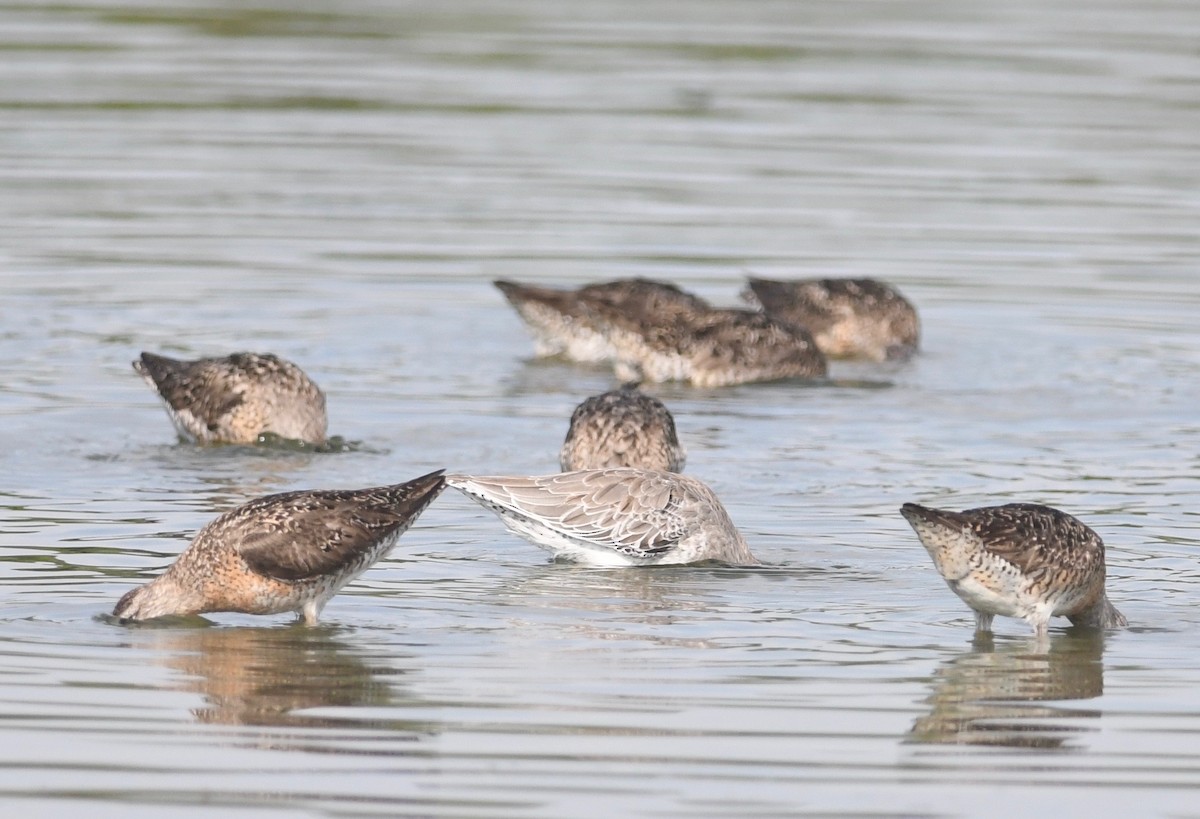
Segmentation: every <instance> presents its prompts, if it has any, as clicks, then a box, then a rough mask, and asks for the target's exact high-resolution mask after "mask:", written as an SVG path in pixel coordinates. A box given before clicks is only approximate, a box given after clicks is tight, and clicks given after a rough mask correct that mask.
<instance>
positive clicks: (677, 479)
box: [113, 279, 1126, 638]
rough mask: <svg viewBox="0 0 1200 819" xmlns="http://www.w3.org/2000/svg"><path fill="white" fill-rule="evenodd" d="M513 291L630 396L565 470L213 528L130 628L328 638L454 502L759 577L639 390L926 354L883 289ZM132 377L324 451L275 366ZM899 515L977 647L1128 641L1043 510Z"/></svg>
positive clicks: (305, 408)
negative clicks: (963, 611) (1061, 632)
mask: <svg viewBox="0 0 1200 819" xmlns="http://www.w3.org/2000/svg"><path fill="white" fill-rule="evenodd" d="M495 284H496V286H497V287H498V288H499V289H500V291H501V292H502V293H503V294H504V296H505V297H506V298H507V299H508V301H509V302H510V303H511V304H512V305H513V307H514V308H515V309H516V311H517V313H518V314H519V315H520V317H521V319H522V320H523V321H524V322H525V324H526V325H527V326H528V328H529V330H530V331H531V332H532V334H533V336H534V338H535V343H536V349H537V352H538V354H540V355H547V356H551V355H552V356H560V357H563V358H566V359H568V360H572V361H580V362H592V363H596V362H607V363H611V364H612V366H613V368H614V372H615V374H616V375H617V377H618V378H619V379H622V380H625V381H628V382H631V383H627V384H626V385H625V386H623V387H621V388H619V389H615V390H612V391H610V392H606V393H603V394H601V395H597V396H593V397H591V398H588V399H587V400H585V401H584V402H583V403H581V404H580V405H579V406H578V407H577V408H576V409H575V411H574V413H573V414H572V417H571V420H570V426H569V428H568V431H567V435H566V438H565V440H564V443H563V447H562V450H561V453H560V465H561V467H562V470H563V471H562V472H560V473H555V474H550V475H540V476H479V475H466V474H454V475H446V474H444V471H443V470H438V471H436V472H431V473H429V474H428V475H423V476H421V477H419V478H415V479H413V480H411V481H408V482H406V483H401V484H396V485H393V486H381V487H372V488H367V489H357V490H310V491H299V492H286V493H282V494H276V495H269V496H266V497H262V498H258V499H256V500H253V501H251V502H249V503H247V504H244V505H242V506H240V507H237V508H236V509H233V510H231V511H229V512H226V513H225V514H223V515H221V516H220V517H218V518H216V519H215V520H213V521H212V522H210V523H209V524H208V525H206V526H204V527H203V528H202V529H201V530H200V532H199V533H197V535H196V536H195V538H194V539H193V540H192V542H191V544H190V545H189V546H188V547H187V548H186V549H185V550H184V551H183V552H182V553H181V554H180V555H179V557H178V559H177V560H176V561H175V562H174V563H173V564H172V565H171V566H170V567H169V568H168V569H167V570H166V571H165V572H164V573H163V574H162V575H160V576H159V577H157V578H155V579H154V580H152V581H151V582H149V583H147V584H146V585H144V586H141V587H139V588H136V589H133V590H132V591H130V592H129V593H127V594H126V595H124V596H123V597H122V598H121V600H120V602H118V603H117V605H116V608H115V609H114V611H113V614H114V616H116V617H117V618H120V619H121V620H146V619H151V618H156V617H163V616H169V615H193V614H203V613H207V612H217V611H236V612H246V613H251V614H275V613H282V612H289V611H294V612H298V613H299V614H300V615H301V616H302V617H303V619H304V620H305V622H307V623H310V624H311V623H315V622H317V619H318V617H319V616H320V612H321V609H322V607H323V606H324V605H325V603H326V602H328V600H329V599H330V598H331V597H332V596H333V595H334V594H336V593H337V591H338V590H339V589H341V588H342V587H343V586H345V585H346V584H347V583H349V582H350V581H351V580H353V579H354V578H355V577H357V576H358V575H360V574H361V573H362V572H364V571H366V570H367V569H368V568H369V567H370V566H371V565H373V564H374V563H375V562H376V561H378V560H379V559H380V558H382V557H383V556H385V555H386V554H387V553H388V552H389V551H390V549H391V548H392V547H393V546H394V545H395V543H396V540H397V539H398V538H399V537H400V535H401V534H402V533H403V532H404V531H406V530H407V529H408V528H409V527H410V526H411V525H412V524H413V522H414V521H415V520H416V518H417V517H418V516H419V515H420V514H421V512H422V511H424V509H425V508H426V507H427V506H429V504H430V503H432V502H433V500H434V499H435V498H436V497H437V496H438V495H439V494H440V493H441V492H442V490H443V489H444V488H445V487H446V486H452V487H454V488H456V489H458V490H460V491H461V492H463V493H464V494H466V495H467V496H468V497H470V498H472V499H474V500H475V501H477V502H479V503H480V504H481V505H482V506H484V507H485V508H488V509H490V510H492V511H493V512H495V513H496V515H497V516H498V517H499V518H500V520H501V522H502V523H503V524H504V525H505V526H506V527H507V528H508V529H509V530H510V531H512V532H514V533H516V534H518V535H520V536H522V537H524V538H526V539H528V540H529V541H531V542H533V543H535V544H537V545H538V546H541V547H543V548H545V549H548V550H549V551H551V552H552V553H553V554H554V555H555V556H556V557H559V558H563V559H568V560H574V561H579V562H584V563H588V564H591V565H603V566H654V565H664V564H688V563H698V562H705V561H714V562H719V563H724V564H730V565H739V566H747V565H756V564H758V560H757V559H756V558H755V557H754V555H753V554H752V553H751V551H750V548H749V547H748V546H747V544H746V541H745V539H744V538H743V537H742V535H741V534H740V533H739V532H738V530H737V528H736V527H735V526H734V524H733V521H732V520H731V519H730V517H729V515H728V513H727V512H726V511H725V509H724V507H723V506H722V505H721V502H720V500H719V499H718V498H717V496H716V494H715V493H714V492H713V491H712V489H710V488H709V487H708V486H707V485H706V484H704V483H703V482H701V481H699V480H697V479H695V478H692V477H690V476H687V475H683V474H681V472H682V470H683V467H684V463H685V460H686V453H685V450H684V448H683V447H682V446H681V445H680V443H679V439H678V436H677V434H676V430H675V422H674V419H673V418H672V416H671V413H670V411H669V410H668V409H667V408H666V407H665V406H664V405H663V404H662V402H661V401H659V400H658V399H656V398H654V397H652V396H650V395H648V394H646V393H645V392H643V391H642V390H641V389H640V388H639V387H638V382H661V381H669V380H676V381H685V382H688V383H690V384H693V385H696V386H700V387H717V386H724V385H729V384H739V383H747V382H753V381H765V380H779V379H788V378H815V377H821V376H823V375H824V374H825V372H826V359H827V358H858V359H866V360H870V361H877V362H881V361H887V360H902V359H905V358H907V357H909V356H911V355H913V354H914V353H915V352H916V350H917V348H918V344H919V334H920V325H919V321H918V318H917V313H916V310H915V309H914V308H913V306H912V305H911V304H910V303H909V302H908V300H907V299H905V298H904V297H903V296H902V295H901V294H900V293H899V292H898V291H896V290H895V289H894V288H893V287H891V286H889V285H887V284H885V283H882V282H878V281H875V280H871V279H814V280H802V281H775V280H769V279H750V281H749V285H748V288H747V290H746V292H745V294H744V296H745V298H746V299H747V300H748V301H751V302H753V303H756V304H757V305H758V308H757V309H731V308H720V307H714V306H713V305H711V304H709V303H708V302H707V301H705V300H704V299H701V298H700V297H698V296H695V295H692V294H689V293H687V292H685V291H683V290H681V289H680V288H678V287H676V286H674V285H672V284H667V283H662V282H656V281H651V280H647V279H621V280H617V281H611V282H604V283H598V284H591V285H588V286H585V287H582V288H578V289H555V288H548V287H533V286H528V285H522V284H517V283H514V282H508V281H497V282H495ZM133 366H134V369H135V370H137V372H138V373H139V374H141V375H142V377H143V378H144V379H145V380H146V381H147V382H148V383H149V384H150V385H151V386H152V387H154V389H155V390H156V391H157V392H158V394H159V396H160V397H161V398H162V400H163V402H164V403H165V405H166V407H167V411H168V413H169V415H170V417H171V419H172V421H173V422H174V424H175V426H176V428H177V430H178V432H179V433H180V435H181V436H183V437H184V438H186V439H188V440H191V441H194V442H196V443H201V444H215V443H257V442H260V441H262V440H264V439H268V438H270V437H277V438H281V439H289V440H298V441H302V442H305V443H308V444H314V445H320V444H322V443H324V442H325V441H326V435H327V422H326V412H325V396H324V393H322V391H321V390H320V389H319V388H318V387H317V386H316V384H314V383H313V382H312V381H311V380H310V379H309V378H308V377H307V376H306V375H305V374H304V373H303V372H302V371H301V370H300V368H299V367H297V366H296V365H294V364H292V363H290V362H288V361H285V360H283V359H281V358H278V357H276V356H274V355H267V354H255V353H238V354H235V355H231V356H227V357H224V358H205V359H199V360H196V361H178V360H175V359H171V358H167V357H165V356H160V355H155V354H152V353H142V354H141V357H140V360H138V361H135V362H134V363H133ZM900 511H901V514H902V515H903V516H904V517H905V519H906V520H907V521H908V522H909V524H911V526H912V527H913V529H914V530H915V532H916V534H917V536H918V538H919V539H920V541H921V543H922V544H923V545H924V546H925V548H926V549H927V550H928V552H929V554H930V555H931V556H932V558H933V561H934V564H935V566H936V567H937V570H938V571H939V573H941V575H942V577H943V578H944V579H945V580H946V582H947V584H949V586H950V588H951V589H953V590H954V592H955V593H956V594H958V596H959V597H961V598H962V599H963V601H965V602H966V603H967V605H968V606H970V607H971V609H972V610H973V611H974V612H975V622H976V628H977V629H978V630H981V631H986V630H990V628H991V624H992V619H993V617H994V616H995V615H997V614H999V615H1002V616H1009V617H1018V618H1021V619H1024V620H1025V621H1027V622H1028V623H1029V624H1030V625H1032V626H1033V628H1034V630H1035V633H1036V634H1037V635H1038V637H1039V638H1044V637H1045V636H1046V633H1047V623H1048V621H1049V620H1050V618H1051V617H1052V616H1057V615H1061V616H1065V617H1067V618H1068V619H1069V620H1070V621H1071V622H1072V623H1073V624H1075V625H1079V626H1087V627H1095V628H1112V627H1117V626H1123V625H1125V624H1126V621H1125V618H1124V617H1123V616H1122V615H1121V614H1120V612H1118V611H1117V610H1116V609H1115V608H1114V607H1113V605H1112V604H1111V603H1110V602H1109V600H1108V597H1107V594H1106V591H1105V559H1104V544H1103V541H1102V540H1101V539H1100V538H1099V536H1097V535H1096V533H1095V532H1093V531H1092V530H1091V529H1089V528H1088V527H1087V526H1085V525H1084V524H1083V523H1081V522H1080V521H1078V520H1076V519H1075V518H1074V517H1072V516H1070V515H1068V514H1066V513H1064V512H1061V511H1059V510H1057V509H1052V508H1050V507H1046V506H1040V505H1036V504H1006V505H1003V506H991V507H982V508H978V509H968V510H966V511H964V512H951V511H945V510H939V509H933V508H928V507H924V506H919V505H917V504H914V503H906V504H904V506H903V507H902V508H901V510H900Z"/></svg>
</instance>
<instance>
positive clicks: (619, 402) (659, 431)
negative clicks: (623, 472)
mask: <svg viewBox="0 0 1200 819" xmlns="http://www.w3.org/2000/svg"><path fill="white" fill-rule="evenodd" d="M686 459H687V453H686V452H685V450H684V448H683V447H682V446H681V445H680V443H679V438H678V436H677V435H676V434H675V419H674V418H672V417H671V412H670V410H668V409H667V408H666V406H665V405H664V404H663V402H662V401H659V400H658V399H657V398H655V397H653V396H650V395H647V394H646V393H644V392H642V391H641V390H639V389H638V388H637V386H636V385H633V384H627V385H625V386H624V387H621V388H620V389H617V390H610V391H609V392H605V393H601V394H600V395H593V396H592V397H591V398H588V399H587V400H585V401H584V402H583V403H582V404H580V405H579V406H578V407H576V408H575V412H573V413H572V414H571V426H570V427H569V428H568V429H567V437H566V440H565V441H563V445H562V452H561V453H560V455H559V463H560V465H561V466H562V469H563V471H564V472H570V471H572V470H576V469H603V468H605V467H609V466H634V467H638V468H640V469H658V470H662V471H664V472H682V471H683V465H684V462H685V461H686Z"/></svg>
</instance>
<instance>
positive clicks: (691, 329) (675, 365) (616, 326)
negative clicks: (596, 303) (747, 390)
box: [606, 308, 826, 387]
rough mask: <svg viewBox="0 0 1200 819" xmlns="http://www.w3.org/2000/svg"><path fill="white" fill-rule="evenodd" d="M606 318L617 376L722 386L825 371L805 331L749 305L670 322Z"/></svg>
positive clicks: (652, 380) (638, 379) (811, 374)
mask: <svg viewBox="0 0 1200 819" xmlns="http://www.w3.org/2000/svg"><path fill="white" fill-rule="evenodd" d="M606 318H607V319H608V322H607V334H608V338H609V340H610V342H611V343H612V346H613V349H614V351H615V358H616V367H615V369H616V374H617V376H618V377H619V378H621V379H622V380H627V381H643V380H644V381H651V382H662V381H686V382H688V383H690V384H692V385H694V386H697V387H725V386H730V385H733V384H747V383H752V382H756V381H777V380H781V379H784V378H818V377H821V376H823V375H825V372H826V363H825V357H824V355H822V354H821V351H820V350H819V349H817V345H816V343H815V342H814V341H813V339H812V336H810V335H809V334H808V331H806V330H805V329H804V328H802V327H797V326H794V325H790V324H786V323H784V322H781V321H777V320H775V319H773V318H771V317H769V316H766V315H764V314H762V313H758V312H755V311H752V310H733V309H719V308H710V309H708V310H705V311H703V312H699V313H695V314H691V315H687V316H683V315H680V316H678V317H677V318H676V320H675V321H672V322H670V323H654V322H638V321H634V320H630V319H629V317H627V316H623V315H618V314H615V313H614V314H609V315H607V316H606Z"/></svg>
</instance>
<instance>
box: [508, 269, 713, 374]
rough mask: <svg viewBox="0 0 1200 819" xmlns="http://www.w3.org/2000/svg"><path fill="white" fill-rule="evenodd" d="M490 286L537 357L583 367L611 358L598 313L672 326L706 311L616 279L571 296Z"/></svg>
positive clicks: (649, 283) (660, 290) (673, 291)
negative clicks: (522, 326) (517, 318)
mask: <svg viewBox="0 0 1200 819" xmlns="http://www.w3.org/2000/svg"><path fill="white" fill-rule="evenodd" d="M493 284H494V285H495V286H496V287H497V288H498V289H499V290H500V292H501V293H503V294H504V297H505V298H506V299H508V301H509V303H510V304H511V305H512V306H513V307H514V308H515V309H516V311H517V314H518V315H519V316H520V317H521V320H522V321H524V322H525V326H526V327H528V328H529V330H530V332H531V333H533V337H534V348H535V351H536V353H537V354H538V355H539V356H553V355H562V356H563V357H564V358H566V359H567V360H568V361H579V362H581V363H585V364H588V363H606V362H609V361H612V359H613V357H614V355H615V350H613V347H612V344H611V343H609V341H608V338H607V334H606V332H605V330H606V322H605V319H604V317H603V313H601V312H599V311H601V310H605V311H618V312H627V313H630V314H632V315H638V314H643V313H645V314H650V315H654V316H659V317H661V320H664V321H673V320H674V319H675V317H677V316H678V315H680V314H686V313H693V312H696V311H699V310H707V309H709V307H710V305H709V304H708V302H706V301H705V300H704V299H702V298H700V297H699V296H693V295H692V294H691V293H687V292H684V291H683V290H681V289H679V288H678V287H676V286H675V285H673V284H667V283H666V282H657V281H653V280H650V279H617V280H616V281H611V282H600V283H598V284H589V285H586V286H584V287H580V288H578V289H575V290H567V289H560V288H555V287H536V286H534V285H528V284H518V283H517V282H511V281H503V280H497V281H495V282H493Z"/></svg>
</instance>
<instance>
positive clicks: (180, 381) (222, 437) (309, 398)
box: [133, 353, 326, 444]
mask: <svg viewBox="0 0 1200 819" xmlns="http://www.w3.org/2000/svg"><path fill="white" fill-rule="evenodd" d="M133 368H134V369H135V370H137V372H138V373H139V374H140V375H141V376H142V378H144V379H145V380H146V383H147V384H149V385H150V386H152V387H154V389H155V390H157V391H158V394H159V396H160V397H161V398H162V400H163V403H164V404H165V405H166V407H167V413H168V414H169V415H170V416H171V420H172V422H174V424H175V428H176V429H177V430H178V431H179V434H180V435H181V436H183V437H184V438H187V439H188V440H191V441H195V442H196V443H201V444H214V443H226V444H252V443H255V442H256V441H258V440H259V436H261V435H264V434H273V435H277V436H279V437H280V438H286V439H289V440H295V441H303V442H305V443H310V444H320V443H323V442H324V441H325V434H326V417H325V394H324V393H323V392H321V390H320V389H319V388H318V387H317V385H316V384H314V383H313V382H312V381H311V380H309V378H308V376H306V375H305V374H304V372H303V371H301V369H300V368H299V367H297V366H296V365H295V364H292V363H291V362H289V361H284V360H283V359H282V358H279V357H277V356H274V355H269V354H259V353H235V354H233V355H229V356H225V357H223V358H201V359H197V360H195V361H179V360H177V359H174V358H167V357H166V356H161V355H155V354H154V353H142V355H141V358H140V359H139V360H138V361H135V362H133Z"/></svg>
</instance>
